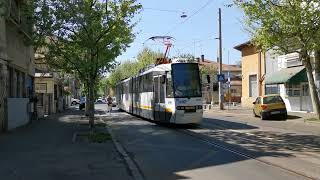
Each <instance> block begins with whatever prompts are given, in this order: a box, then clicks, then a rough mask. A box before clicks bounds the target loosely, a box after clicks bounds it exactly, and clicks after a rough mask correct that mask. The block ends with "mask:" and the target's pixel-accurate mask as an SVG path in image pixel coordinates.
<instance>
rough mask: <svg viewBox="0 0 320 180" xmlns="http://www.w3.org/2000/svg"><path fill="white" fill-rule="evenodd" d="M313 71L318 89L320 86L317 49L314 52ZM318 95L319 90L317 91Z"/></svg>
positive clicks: (319, 61) (319, 59)
mask: <svg viewBox="0 0 320 180" xmlns="http://www.w3.org/2000/svg"><path fill="white" fill-rule="evenodd" d="M314 71H315V77H314V80H315V81H316V82H315V83H316V87H317V89H318V90H319V88H320V51H319V50H317V51H315V53H314ZM318 96H320V92H319V91H318Z"/></svg>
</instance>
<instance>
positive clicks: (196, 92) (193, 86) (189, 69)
mask: <svg viewBox="0 0 320 180" xmlns="http://www.w3.org/2000/svg"><path fill="white" fill-rule="evenodd" d="M172 73H173V85H174V96H175V97H178V98H179V97H181V98H182V97H201V88H200V78H199V67H198V64H193V63H190V64H173V65H172Z"/></svg>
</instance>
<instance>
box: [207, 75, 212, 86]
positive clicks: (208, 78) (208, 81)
mask: <svg viewBox="0 0 320 180" xmlns="http://www.w3.org/2000/svg"><path fill="white" fill-rule="evenodd" d="M210 82H211V80H210V75H207V83H209V84H210Z"/></svg>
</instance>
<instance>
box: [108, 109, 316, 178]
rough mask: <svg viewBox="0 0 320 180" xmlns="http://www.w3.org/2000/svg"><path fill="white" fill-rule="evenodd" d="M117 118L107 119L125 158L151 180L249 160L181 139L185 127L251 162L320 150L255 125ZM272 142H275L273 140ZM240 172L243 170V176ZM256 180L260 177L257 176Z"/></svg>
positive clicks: (300, 139) (301, 139)
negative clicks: (246, 155)
mask: <svg viewBox="0 0 320 180" xmlns="http://www.w3.org/2000/svg"><path fill="white" fill-rule="evenodd" d="M116 115H118V116H119V117H116V118H113V119H112V120H111V119H109V118H108V119H109V120H111V122H112V129H114V132H115V134H116V135H117V136H118V137H119V138H120V142H122V143H123V144H124V146H125V147H126V148H127V150H128V151H130V152H131V153H129V154H131V156H132V157H133V158H134V159H135V160H136V161H137V162H138V164H139V166H140V168H141V170H142V172H144V173H145V174H144V175H145V177H147V179H148V178H150V177H152V178H155V179H184V178H189V177H188V175H186V176H184V174H183V173H182V174H181V172H192V171H193V170H197V169H204V168H209V167H210V168H212V167H216V166H217V167H223V165H227V164H228V166H232V165H230V164H234V163H235V164H237V163H240V162H242V161H247V160H248V158H246V157H242V156H238V155H235V154H232V153H229V152H227V151H223V150H217V149H216V148H214V147H212V146H208V144H206V143H203V142H201V141H199V140H197V138H195V139H193V138H190V137H189V135H182V134H181V132H180V131H176V130H180V129H182V130H184V129H188V130H189V129H190V130H192V131H195V132H196V133H197V134H200V135H203V136H205V137H207V138H208V139H211V140H212V142H214V143H217V144H220V145H223V146H225V147H228V148H231V149H234V150H237V151H239V152H243V153H246V154H249V155H250V156H252V157H255V158H259V157H281V158H286V157H292V156H294V155H293V154H292V153H291V152H289V151H288V150H292V151H305V150H308V151H310V150H311V151H313V152H319V151H320V149H319V143H317V141H316V139H315V138H316V137H312V136H299V135H295V134H290V133H287V134H278V133H274V132H268V133H266V132H259V131H255V130H257V129H258V127H255V126H251V125H246V124H242V123H234V122H229V121H223V120H216V119H214V120H212V121H213V122H215V123H216V125H212V126H210V128H209V130H208V129H207V130H205V129H204V128H203V127H202V124H200V125H196V124H189V125H173V124H168V123H153V122H152V123H150V122H151V121H141V119H140V120H139V119H137V118H131V117H132V116H130V115H128V114H125V113H116ZM128 118H129V119H128ZM217 124H218V125H219V126H217ZM237 131H239V132H237ZM242 131H250V133H248V134H246V133H243V132H242ZM271 138H274V140H272V139H271ZM305 139H309V140H305ZM312 139H313V140H312ZM150 161H152V162H156V163H155V164H153V163H152V164H150V163H148V162H150ZM173 162H174V163H173ZM164 167H165V168H164ZM240 169H241V168H240ZM263 171H264V170H261V171H259V176H260V175H261V174H263V173H266V174H267V172H263ZM159 172H161V174H159ZM245 172H246V171H243V173H244V174H245ZM169 177H170V178H169ZM239 177H241V176H239ZM257 179H259V178H258V177H257Z"/></svg>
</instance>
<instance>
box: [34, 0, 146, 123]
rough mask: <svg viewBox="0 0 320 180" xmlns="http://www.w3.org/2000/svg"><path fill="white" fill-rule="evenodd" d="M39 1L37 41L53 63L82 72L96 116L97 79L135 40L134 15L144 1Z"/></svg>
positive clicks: (49, 61)
mask: <svg viewBox="0 0 320 180" xmlns="http://www.w3.org/2000/svg"><path fill="white" fill-rule="evenodd" d="M35 5H36V7H35V18H34V19H35V31H36V33H35V36H34V45H35V46H36V47H45V48H43V52H42V53H43V54H45V59H46V62H47V63H48V64H49V65H50V66H51V67H53V68H56V69H61V70H63V71H65V72H73V73H77V74H78V77H79V79H80V80H81V82H82V83H84V85H85V89H86V90H87V91H86V92H87V94H86V96H87V97H88V98H87V99H88V100H89V102H90V103H89V116H90V119H93V114H94V105H93V102H94V95H95V94H96V90H97V88H96V87H97V84H98V83H97V81H98V80H99V77H100V75H101V74H103V73H105V72H107V71H109V70H110V69H112V68H113V67H114V66H115V65H116V63H115V61H114V60H115V58H116V57H117V56H119V55H120V54H121V53H122V52H124V51H125V50H126V48H127V47H129V44H130V43H131V42H132V41H133V39H134V37H135V35H134V34H133V27H134V25H135V23H133V22H132V18H133V17H134V15H135V14H136V13H137V12H138V11H139V9H140V8H141V5H140V4H138V3H136V1H135V0H115V1H106V2H104V1H97V0H73V1H69V0H38V1H36V3H35ZM91 125H93V124H92V123H91Z"/></svg>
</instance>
